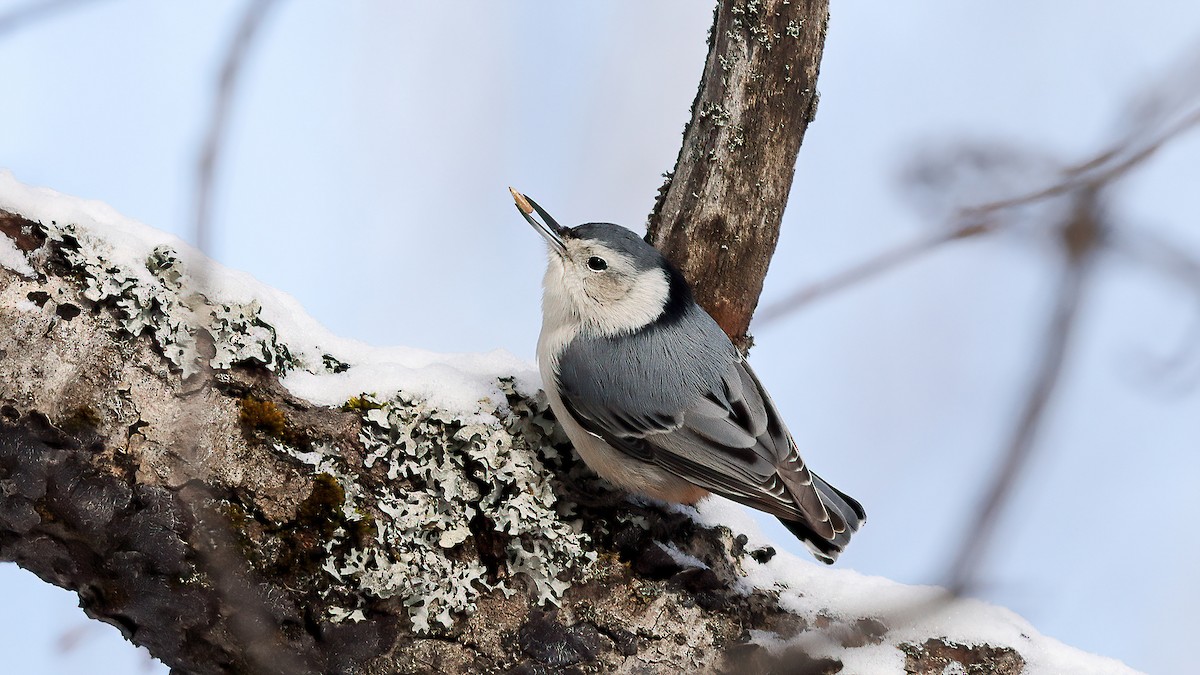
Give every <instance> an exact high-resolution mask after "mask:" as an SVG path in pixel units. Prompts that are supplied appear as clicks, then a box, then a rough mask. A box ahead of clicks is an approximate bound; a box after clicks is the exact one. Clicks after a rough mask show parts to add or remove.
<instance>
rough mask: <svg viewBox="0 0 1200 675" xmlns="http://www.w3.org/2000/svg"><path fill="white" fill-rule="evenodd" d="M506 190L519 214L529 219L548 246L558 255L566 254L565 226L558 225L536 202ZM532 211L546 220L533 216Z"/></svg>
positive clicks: (514, 191)
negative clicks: (539, 219) (509, 193)
mask: <svg viewBox="0 0 1200 675" xmlns="http://www.w3.org/2000/svg"><path fill="white" fill-rule="evenodd" d="M508 191H509V192H511V193H512V196H513V201H514V202H516V204H517V210H518V211H520V212H521V216H522V217H523V218H525V220H527V221H529V224H530V225H532V226H533V229H535V230H537V231H538V233H539V234H541V235H542V236H543V237H545V238H546V241H547V242H549V244H550V247H551V248H553V249H554V250H555V251H557V252H558V254H559V255H566V254H567V244H566V243H565V242H564V241H563V235H564V234H566V233H567V231H568V230H567V228H565V227H563V226H562V225H559V224H558V221H557V220H555V219H554V218H552V217H551V216H550V214H549V213H546V210H545V209H543V208H542V207H540V206H538V203H537V202H535V201H533V200H532V199H530V198H529V197H526V196H525V195H523V194H521V193H520V192H517V191H516V190H514V189H512V188H508ZM534 211H537V213H538V215H539V216H541V217H542V220H544V221H546V222H544V223H543V222H540V221H538V219H537V218H534V217H533V212H534Z"/></svg>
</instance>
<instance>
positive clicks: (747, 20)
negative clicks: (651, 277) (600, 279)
mask: <svg viewBox="0 0 1200 675" xmlns="http://www.w3.org/2000/svg"><path fill="white" fill-rule="evenodd" d="M828 19H829V6H828V2H827V0H797V1H795V2H787V1H785V0H765V1H762V2H758V1H755V2H745V1H744V0H722V2H721V3H720V5H719V6H718V7H717V10H716V13H715V16H714V21H713V27H712V30H711V31H710V33H709V51H708V58H707V60H706V61H705V64H704V74H703V76H702V77H701V80H700V88H699V91H698V92H697V93H696V99H695V101H694V102H693V103H692V119H691V121H690V122H689V123H688V126H687V130H686V131H685V132H684V137H683V146H682V147H681V148H680V150H679V157H678V158H677V159H676V161H675V169H674V171H673V172H672V173H671V174H670V177H669V179H668V180H667V182H666V184H665V185H664V186H663V187H662V188H661V189H660V191H659V197H658V200H657V202H656V203H655V205H654V211H653V212H652V213H651V214H650V224H649V231H648V233H647V235H646V236H647V240H648V241H649V242H650V243H652V244H654V245H655V246H657V247H658V248H659V249H660V250H662V251H663V253H664V254H665V255H666V256H667V258H668V259H670V260H671V261H672V262H674V263H675V264H676V265H677V266H678V267H679V268H680V269H681V270H682V271H683V274H684V276H685V277H686V278H687V279H688V280H689V281H690V282H691V283H692V286H693V287H694V288H695V291H696V299H697V301H698V302H699V303H700V305H701V306H703V307H704V308H705V309H706V310H708V312H709V314H711V315H712V316H713V318H714V319H716V320H717V323H719V324H720V325H721V328H722V329H724V330H725V332H726V333H727V334H728V335H729V336H730V338H731V339H732V340H733V341H734V343H735V344H737V345H738V346H739V347H740V348H742V349H743V351H744V350H745V349H747V348H749V346H750V342H751V340H750V337H749V334H748V332H747V331H748V330H749V326H750V319H751V317H752V316H753V314H754V308H755V307H756V306H757V305H758V296H759V294H760V293H761V292H762V286H763V279H764V278H765V277H766V275H767V266H768V265H769V264H770V261H771V256H772V254H773V253H774V252H775V244H776V242H777V241H778V239H779V227H780V223H781V221H782V219H783V210H784V207H785V206H786V205H787V200H788V194H789V192H790V191H791V187H792V176H793V174H794V173H795V167H796V155H797V153H798V152H799V150H800V143H801V141H802V140H803V139H804V132H805V130H806V129H807V128H808V124H809V122H810V121H811V120H812V118H813V115H815V114H816V108H817V72H818V69H819V67H820V63H821V53H822V50H823V49H824V45H825V29H826V23H827V22H828Z"/></svg>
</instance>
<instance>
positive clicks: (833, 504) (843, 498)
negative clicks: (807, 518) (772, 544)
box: [779, 474, 867, 564]
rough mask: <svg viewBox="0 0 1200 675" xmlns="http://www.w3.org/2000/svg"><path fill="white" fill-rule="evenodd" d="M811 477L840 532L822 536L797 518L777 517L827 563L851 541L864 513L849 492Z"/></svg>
mask: <svg viewBox="0 0 1200 675" xmlns="http://www.w3.org/2000/svg"><path fill="white" fill-rule="evenodd" d="M811 475H812V479H813V487H814V488H815V489H816V491H817V494H818V495H820V497H821V503H822V504H824V505H825V509H826V511H828V512H829V517H830V520H831V521H833V523H834V525H835V529H839V528H837V527H836V526H838V525H844V527H841V528H840V529H841V530H842V531H841V532H836V533H835V534H834V535H833V537H829V538H826V537H822V536H820V535H818V534H817V533H816V532H813V530H812V528H810V527H809V526H808V525H806V524H805V523H803V522H800V521H796V520H785V519H783V518H780V519H779V522H781V523H783V526H784V527H786V528H787V529H788V530H789V531H790V532H791V533H792V534H794V535H796V537H797V538H798V539H799V540H800V541H802V542H804V545H805V546H807V547H808V549H809V551H811V552H812V554H813V555H814V556H816V558H817V559H818V560H820V561H821V562H823V563H826V564H833V562H834V561H835V560H837V557H838V554H840V553H841V552H842V551H843V550H844V549H845V548H846V545H847V544H849V543H850V537H851V535H853V534H854V533H855V532H857V531H858V528H860V527H862V525H863V523H865V522H866V521H867V512H866V511H864V510H863V507H862V504H859V503H858V500H856V499H854V498H853V497H851V496H850V495H848V494H846V493H845V492H842V491H841V490H839V489H837V488H835V487H833V486H832V485H830V484H829V483H826V482H825V481H824V480H823V479H822V478H821V477H820V476H818V475H816V474H811Z"/></svg>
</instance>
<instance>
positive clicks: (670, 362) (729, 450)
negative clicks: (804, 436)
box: [558, 310, 865, 555]
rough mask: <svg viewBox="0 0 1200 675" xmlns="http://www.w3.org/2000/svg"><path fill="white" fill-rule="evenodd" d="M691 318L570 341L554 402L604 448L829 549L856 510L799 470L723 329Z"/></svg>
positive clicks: (766, 400)
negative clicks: (599, 340)
mask: <svg viewBox="0 0 1200 675" xmlns="http://www.w3.org/2000/svg"><path fill="white" fill-rule="evenodd" d="M697 311H698V312H699V310H697ZM705 319H706V320H707V322H705V321H703V320H705ZM693 323H694V324H695V325H691V326H684V327H683V328H684V329H683V330H675V331H670V332H666V331H664V333H665V334H664V335H659V336H658V339H656V336H655V331H647V332H646V334H644V335H642V334H639V335H637V336H632V337H631V338H625V339H624V340H616V341H610V342H609V343H608V344H605V345H591V346H589V345H588V344H587V343H585V342H579V341H577V343H578V344H577V345H573V347H574V349H568V350H567V351H566V352H564V354H563V358H562V360H561V361H560V370H559V382H558V385H559V393H560V395H561V397H562V399H563V403H564V404H565V405H566V407H567V408H568V410H569V411H570V412H571V414H572V416H573V417H575V418H576V421H578V422H579V423H580V425H581V426H583V427H584V428H585V429H586V430H588V431H590V432H591V433H593V434H595V435H597V436H599V437H600V438H602V439H604V440H605V441H606V442H607V443H608V444H609V445H611V446H613V447H614V448H616V449H618V450H620V451H622V452H625V453H627V454H629V455H630V456H631V457H632V458H635V459H638V460H641V461H646V462H652V463H654V464H657V465H659V466H662V467H664V468H666V469H669V470H670V471H671V472H672V473H674V474H676V475H678V476H680V477H682V478H685V479H687V480H688V481H691V482H692V483H695V484H696V485H699V486H700V487H703V488H705V489H708V490H710V491H712V492H715V493H717V494H720V495H723V496H725V497H728V498H730V499H733V500H734V501H738V502H741V503H743V504H746V505H748V506H752V507H755V508H757V509H760V510H763V511H766V512H768V513H771V514H773V515H775V516H778V517H779V518H780V519H781V520H784V521H787V522H790V523H793V524H795V523H798V524H799V526H801V527H803V528H807V529H809V530H811V532H812V533H813V535H815V536H816V537H819V538H820V539H822V540H825V541H827V542H829V544H830V545H831V548H832V549H834V552H833V555H836V551H840V549H841V548H842V547H843V546H844V545H845V542H846V541H848V540H849V535H850V533H852V532H853V531H854V530H856V529H857V528H858V525H859V524H860V522H861V521H862V519H863V518H864V517H865V514H863V513H862V507H861V506H859V505H858V503H857V502H855V501H854V500H853V499H850V498H849V497H847V496H845V495H844V494H842V493H840V492H838V491H837V490H836V489H834V488H832V487H831V486H829V485H828V484H826V483H825V482H824V481H822V480H821V479H820V478H819V477H817V476H815V475H813V474H812V473H811V472H810V471H809V470H808V468H807V467H806V466H805V464H804V461H803V460H802V459H801V458H800V456H799V453H798V452H797V450H796V446H795V443H794V442H793V441H792V439H791V436H790V435H789V434H788V431H787V429H786V427H785V426H784V425H783V422H782V420H781V418H780V415H779V412H778V410H776V408H775V405H774V403H772V402H771V399H770V397H769V396H767V394H766V392H765V391H764V390H763V387H762V385H761V383H760V382H759V381H758V378H757V377H755V375H754V373H753V371H752V370H750V367H749V365H748V364H746V363H745V361H743V360H742V358H741V356H740V355H739V354H738V353H737V352H736V351H735V350H734V349H733V347H732V345H730V344H729V342H728V339H726V338H725V336H724V334H723V333H721V334H719V338H720V339H717V338H716V336H711V335H706V332H708V331H713V330H715V331H718V333H719V331H720V329H719V328H718V327H716V324H715V322H712V320H711V318H709V317H708V316H707V315H703V316H702V317H699V318H698V319H697V320H696V321H694V322H693ZM697 334H699V335H701V336H703V338H702V339H697V340H694V341H690V342H686V343H682V344H680V343H678V342H677V341H678V337H679V336H680V335H685V336H690V335H697ZM673 341H674V342H673ZM801 538H805V537H803V536H802V537H801Z"/></svg>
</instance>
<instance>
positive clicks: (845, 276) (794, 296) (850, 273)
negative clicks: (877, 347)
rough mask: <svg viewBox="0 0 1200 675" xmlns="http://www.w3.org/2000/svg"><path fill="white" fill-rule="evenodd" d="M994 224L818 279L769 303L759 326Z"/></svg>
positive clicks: (912, 245) (933, 238)
mask: <svg viewBox="0 0 1200 675" xmlns="http://www.w3.org/2000/svg"><path fill="white" fill-rule="evenodd" d="M992 226H993V223H991V222H986V223H985V222H982V221H978V222H972V223H968V224H966V225H961V226H959V227H957V228H954V229H950V230H944V231H938V232H935V233H933V234H932V235H930V236H927V237H925V238H923V239H917V240H916V241H912V242H909V243H907V244H904V245H903V246H900V247H899V248H896V249H893V250H891V251H885V252H883V253H881V254H879V255H877V256H875V257H874V258H871V259H870V260H866V261H864V262H861V263H859V264H857V265H855V266H854V267H851V268H849V269H846V270H843V271H841V272H839V273H837V274H835V275H833V276H832V277H830V278H828V279H825V280H824V281H818V282H816V283H814V284H811V285H809V286H804V287H802V288H799V289H797V290H795V291H792V292H791V293H789V294H787V295H786V296H784V297H783V298H781V299H780V300H777V301H776V302H774V303H772V304H770V305H767V306H766V307H764V308H763V309H761V310H759V312H758V315H757V317H756V319H755V326H756V327H758V328H761V327H762V326H766V325H768V324H770V323H772V322H774V321H777V320H778V319H781V318H783V317H784V316H786V315H788V314H790V313H791V312H794V311H796V310H797V309H800V308H801V307H803V306H805V305H807V304H809V303H811V302H813V301H815V300H820V299H822V298H824V297H826V296H828V295H831V294H833V293H836V292H838V291H841V290H843V289H845V288H847V287H849V286H853V285H855V284H858V283H861V282H863V281H866V280H868V279H870V278H872V277H876V276H879V275H880V274H883V273H884V272H888V271H890V270H892V269H895V268H897V267H899V266H901V265H904V264H906V263H908V262H911V261H913V260H915V259H916V258H919V257H921V256H923V255H924V254H926V253H928V252H930V251H932V250H934V249H935V248H938V247H939V246H941V245H942V244H947V243H949V242H952V241H957V240H959V239H966V238H967V237H972V236H975V235H978V234H983V233H985V232H987V231H989V230H990V229H991V228H992Z"/></svg>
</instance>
